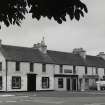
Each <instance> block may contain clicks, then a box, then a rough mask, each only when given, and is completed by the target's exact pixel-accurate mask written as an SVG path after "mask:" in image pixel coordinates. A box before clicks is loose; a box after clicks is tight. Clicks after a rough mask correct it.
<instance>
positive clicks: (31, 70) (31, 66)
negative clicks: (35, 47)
mask: <svg viewBox="0 0 105 105" xmlns="http://www.w3.org/2000/svg"><path fill="white" fill-rule="evenodd" d="M33 71H34V65H33V63H30V72H33Z"/></svg>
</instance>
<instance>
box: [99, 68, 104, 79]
mask: <svg viewBox="0 0 105 105" xmlns="http://www.w3.org/2000/svg"><path fill="white" fill-rule="evenodd" d="M98 75H99V77H100V78H102V77H103V76H104V68H98Z"/></svg>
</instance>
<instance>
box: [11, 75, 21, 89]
mask: <svg viewBox="0 0 105 105" xmlns="http://www.w3.org/2000/svg"><path fill="white" fill-rule="evenodd" d="M12 89H21V77H15V76H14V77H12Z"/></svg>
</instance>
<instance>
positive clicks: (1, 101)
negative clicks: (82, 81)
mask: <svg viewBox="0 0 105 105" xmlns="http://www.w3.org/2000/svg"><path fill="white" fill-rule="evenodd" d="M39 94H40V95H39V96H37V95H35V94H32V95H24V94H23V95H0V105H105V95H101V93H100V94H98V96H97V93H94V96H91V95H90V96H86V95H87V94H84V96H79V95H77V96H76V94H77V93H76V94H75V95H74V96H69V95H68V96H66V93H65V95H64V96H63V95H62V97H59V95H58V96H57V94H56V97H54V96H50V95H49V96H47V95H46V96H43V94H45V93H39ZM41 94H42V96H41ZM47 94H48V93H47ZM52 94H54V93H53V92H52ZM61 94H63V93H62V92H61ZM70 94H72V93H70ZM78 94H79V93H78ZM80 94H81V93H80ZM91 94H93V93H91ZM95 94H96V95H95ZM102 94H103V93H102ZM99 95H100V96H99ZM65 96H66V97H65Z"/></svg>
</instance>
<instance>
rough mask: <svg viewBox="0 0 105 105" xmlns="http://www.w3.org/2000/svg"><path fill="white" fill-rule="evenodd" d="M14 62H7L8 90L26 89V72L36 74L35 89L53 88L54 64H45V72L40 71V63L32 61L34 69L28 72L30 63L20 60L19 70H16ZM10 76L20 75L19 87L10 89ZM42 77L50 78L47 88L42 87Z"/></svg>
mask: <svg viewBox="0 0 105 105" xmlns="http://www.w3.org/2000/svg"><path fill="white" fill-rule="evenodd" d="M15 64H16V63H15V62H8V88H7V89H8V91H27V74H28V73H32V74H33V73H34V74H37V76H36V90H54V65H53V64H46V72H45V73H43V72H42V64H40V63H34V71H33V72H30V63H28V62H21V63H20V71H16V68H15ZM12 76H21V80H22V81H21V84H22V86H21V89H12V88H11V83H12V80H11V79H12ZM42 77H49V78H50V81H49V82H50V83H49V84H50V87H49V89H42V79H41V78H42Z"/></svg>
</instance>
